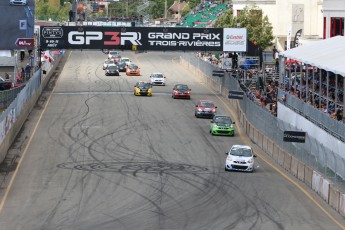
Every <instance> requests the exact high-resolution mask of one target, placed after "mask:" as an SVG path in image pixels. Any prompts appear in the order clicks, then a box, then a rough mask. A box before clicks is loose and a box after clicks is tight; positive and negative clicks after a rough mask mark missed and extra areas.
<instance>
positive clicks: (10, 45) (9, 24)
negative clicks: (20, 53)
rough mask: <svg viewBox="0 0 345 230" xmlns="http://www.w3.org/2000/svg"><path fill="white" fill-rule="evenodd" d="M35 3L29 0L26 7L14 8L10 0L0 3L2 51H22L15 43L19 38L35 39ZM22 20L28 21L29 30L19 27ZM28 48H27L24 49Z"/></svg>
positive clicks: (2, 0)
mask: <svg viewBox="0 0 345 230" xmlns="http://www.w3.org/2000/svg"><path fill="white" fill-rule="evenodd" d="M34 12H35V1H34V0H28V4H27V5H26V6H17V5H15V6H12V5H10V1H9V0H1V1H0V19H1V31H2V33H3V35H2V36H1V39H0V50H12V49H21V47H17V46H16V45H15V42H16V40H17V38H33V37H34ZM20 20H27V29H28V30H22V29H21V28H20V27H19V21H20ZM24 48H27V47H24Z"/></svg>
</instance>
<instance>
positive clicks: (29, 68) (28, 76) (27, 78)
mask: <svg viewBox="0 0 345 230" xmlns="http://www.w3.org/2000/svg"><path fill="white" fill-rule="evenodd" d="M25 77H26V80H29V79H30V77H31V66H30V64H29V63H28V64H27V65H26V66H25Z"/></svg>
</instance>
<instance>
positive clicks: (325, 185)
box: [320, 177, 330, 203]
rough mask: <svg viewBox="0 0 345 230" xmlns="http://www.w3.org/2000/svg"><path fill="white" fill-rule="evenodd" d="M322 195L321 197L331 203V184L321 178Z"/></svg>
mask: <svg viewBox="0 0 345 230" xmlns="http://www.w3.org/2000/svg"><path fill="white" fill-rule="evenodd" d="M320 183H321V184H320V185H321V187H320V195H321V197H322V198H323V199H324V200H325V201H326V202H327V203H328V201H329V187H330V183H329V181H328V180H326V179H325V178H323V177H321V180H320Z"/></svg>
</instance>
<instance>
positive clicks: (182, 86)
mask: <svg viewBox="0 0 345 230" xmlns="http://www.w3.org/2000/svg"><path fill="white" fill-rule="evenodd" d="M176 89H177V90H181V91H185V90H188V86H187V85H177V86H176Z"/></svg>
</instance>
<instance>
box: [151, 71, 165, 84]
mask: <svg viewBox="0 0 345 230" xmlns="http://www.w3.org/2000/svg"><path fill="white" fill-rule="evenodd" d="M165 79H166V77H165V76H164V75H163V74H162V73H152V74H151V75H150V82H151V84H152V85H165Z"/></svg>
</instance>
